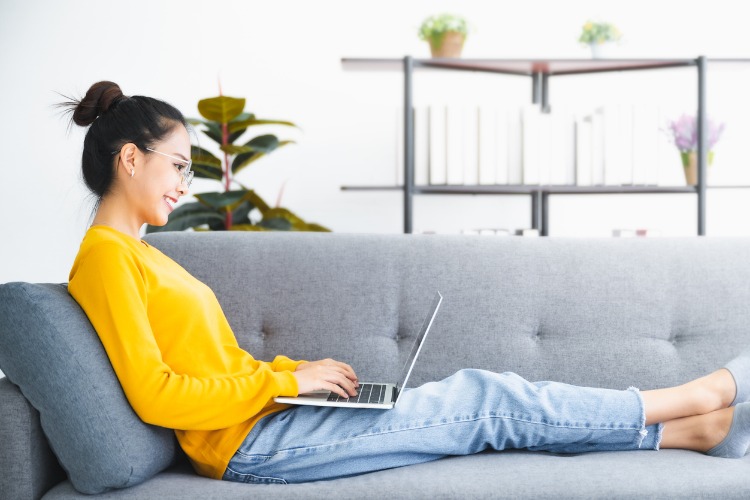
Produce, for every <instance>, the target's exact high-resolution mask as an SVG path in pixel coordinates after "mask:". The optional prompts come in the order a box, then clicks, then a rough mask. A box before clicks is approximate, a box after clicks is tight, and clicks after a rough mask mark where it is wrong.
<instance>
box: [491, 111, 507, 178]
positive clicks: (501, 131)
mask: <svg viewBox="0 0 750 500" xmlns="http://www.w3.org/2000/svg"><path fill="white" fill-rule="evenodd" d="M493 116H494V117H495V134H494V136H493V144H494V145H495V159H496V162H495V183H496V184H508V177H509V172H508V170H509V168H508V164H509V156H510V147H509V144H510V140H511V138H510V134H509V131H508V128H509V125H510V121H509V120H510V118H509V116H510V112H509V111H508V110H507V109H505V108H496V109H495V110H494V113H493Z"/></svg>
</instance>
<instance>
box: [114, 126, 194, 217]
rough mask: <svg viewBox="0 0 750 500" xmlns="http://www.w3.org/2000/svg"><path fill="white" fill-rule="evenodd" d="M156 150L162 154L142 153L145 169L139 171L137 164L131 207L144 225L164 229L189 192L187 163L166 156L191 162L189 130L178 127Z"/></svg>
mask: <svg viewBox="0 0 750 500" xmlns="http://www.w3.org/2000/svg"><path fill="white" fill-rule="evenodd" d="M152 149H153V150H155V151H158V153H156V152H151V151H140V153H141V155H139V157H141V158H142V160H141V166H140V168H139V166H138V162H136V167H135V168H136V170H135V174H134V175H133V179H132V180H135V179H136V178H137V179H138V181H137V183H136V184H135V186H134V187H135V188H136V190H135V192H134V196H133V197H132V198H131V203H133V206H134V208H135V209H136V210H137V212H138V218H139V219H140V220H141V221H142V222H144V223H148V224H151V225H153V226H163V225H164V224H166V223H167V220H168V217H169V214H170V213H172V211H173V210H174V205H175V203H177V200H179V199H180V197H181V196H183V195H186V194H187V192H188V187H187V185H186V184H185V183H184V181H183V178H182V174H181V172H182V171H184V170H185V168H186V165H185V163H183V162H180V161H178V160H175V159H173V158H169V157H168V156H165V155H169V156H174V157H175V158H179V159H183V160H185V161H187V160H189V159H190V136H189V135H188V132H187V130H186V129H185V127H183V126H182V125H177V126H176V127H175V128H174V130H173V132H172V133H171V134H170V135H169V136H167V138H166V139H165V140H164V141H162V142H159V143H157V144H155V145H154V146H153V147H152ZM159 153H162V154H159ZM127 180H131V179H127ZM126 182H127V181H126Z"/></svg>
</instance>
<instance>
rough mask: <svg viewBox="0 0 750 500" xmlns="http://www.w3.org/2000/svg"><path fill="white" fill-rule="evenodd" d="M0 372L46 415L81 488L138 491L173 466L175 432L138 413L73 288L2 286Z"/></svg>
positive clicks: (58, 451)
mask: <svg viewBox="0 0 750 500" xmlns="http://www.w3.org/2000/svg"><path fill="white" fill-rule="evenodd" d="M0 369H1V370H2V371H3V372H5V375H6V376H7V377H8V379H9V380H10V381H11V382H13V383H14V384H16V385H17V386H18V387H19V388H20V390H21V392H22V393H23V395H24V396H25V397H26V399H28V400H29V402H30V403H31V405H32V406H33V407H34V408H36V410H37V411H38V412H39V418H40V421H41V425H42V429H43V431H44V434H45V435H46V436H47V439H48V440H49V443H50V447H51V448H52V450H53V452H54V453H55V455H56V457H57V459H58V461H59V462H60V464H61V465H62V467H63V469H65V471H66V472H67V474H68V477H69V478H70V481H71V483H72V485H73V486H74V487H75V488H76V489H77V490H78V491H80V492H82V493H101V492H104V491H106V490H110V489H113V488H125V487H129V486H133V485H135V484H138V483H141V482H143V481H144V480H146V479H148V478H150V477H152V476H153V475H155V474H157V473H158V472H160V471H162V470H164V469H165V468H166V467H168V466H169V465H170V464H172V463H173V461H174V459H175V456H176V453H177V444H176V439H175V436H174V432H173V431H172V430H170V429H165V428H160V427H155V426H151V425H147V424H145V423H144V422H143V421H141V420H140V419H139V418H138V416H137V415H136V414H135V413H134V412H133V410H132V408H131V407H130V404H129V403H128V401H127V399H126V398H125V395H124V394H123V392H122V389H121V387H120V383H119V382H118V380H117V377H116V376H115V374H114V371H113V370H112V366H111V365H110V363H109V359H108V358H107V355H106V352H105V351H104V348H103V347H102V344H101V342H100V341H99V337H98V336H97V334H96V332H95V331H94V329H93V327H92V326H91V323H90V322H89V320H88V318H87V317H86V315H85V313H84V312H83V310H81V308H80V307H79V306H78V304H77V303H76V302H75V300H73V298H72V297H71V296H70V295H69V294H68V290H67V286H66V285H64V284H30V283H7V284H4V285H0Z"/></svg>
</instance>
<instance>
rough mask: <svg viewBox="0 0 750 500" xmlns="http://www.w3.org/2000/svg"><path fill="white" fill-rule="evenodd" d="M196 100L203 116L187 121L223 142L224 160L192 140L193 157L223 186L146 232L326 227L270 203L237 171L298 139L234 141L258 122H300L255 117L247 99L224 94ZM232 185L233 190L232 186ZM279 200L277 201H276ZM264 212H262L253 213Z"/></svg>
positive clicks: (198, 170) (198, 172)
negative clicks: (190, 229) (249, 186)
mask: <svg viewBox="0 0 750 500" xmlns="http://www.w3.org/2000/svg"><path fill="white" fill-rule="evenodd" d="M219 94H220V95H219V96H217V97H211V98H209V99H202V100H200V101H198V111H199V112H200V114H201V115H202V116H203V118H205V119H199V118H191V119H188V122H189V123H190V124H191V125H193V126H196V127H200V128H199V130H200V131H201V132H203V133H204V134H206V135H207V136H208V137H209V138H210V139H211V140H213V141H214V142H216V143H217V144H218V145H219V149H221V151H222V152H223V153H224V154H223V161H222V160H220V159H219V158H217V157H216V156H214V155H213V153H211V152H210V151H208V150H207V149H204V148H202V147H199V146H195V145H193V146H192V147H191V157H192V160H193V170H194V171H195V177H202V178H204V179H213V180H216V181H219V182H220V183H221V185H222V187H223V191H218V192H210V193H198V194H195V195H194V196H195V198H196V199H197V200H198V201H196V202H191V203H185V204H183V205H180V206H178V207H177V208H176V209H175V210H174V212H172V213H171V214H170V216H169V220H168V221H167V224H166V225H164V226H151V225H149V226H147V227H146V232H147V233H155V232H160V231H182V230H185V229H189V228H193V229H196V230H209V231H221V230H240V231H266V230H280V231H328V229H326V228H324V227H323V226H320V225H318V224H309V223H306V222H304V221H303V220H302V219H300V218H299V217H297V216H296V215H295V214H293V213H292V212H290V211H289V210H287V209H286V208H281V207H278V206H276V207H270V206H269V205H268V204H267V203H266V202H265V201H263V199H262V198H261V197H260V196H259V195H258V194H257V193H256V192H255V191H253V190H252V189H249V188H247V187H246V186H244V185H242V184H241V183H240V182H239V181H238V180H237V178H236V175H237V174H238V173H239V172H240V171H241V170H242V169H244V168H245V167H247V166H248V165H250V164H251V163H253V162H255V161H256V160H258V159H260V158H262V157H263V156H265V155H267V154H270V153H271V152H273V151H274V150H276V149H277V148H280V147H282V146H285V145H287V144H290V143H292V142H294V141H289V140H286V141H280V140H279V139H278V138H277V137H276V136H275V135H272V134H265V135H258V136H256V137H253V138H252V139H250V140H249V141H247V142H245V143H244V144H242V145H237V144H235V142H236V141H237V140H239V139H240V137H242V136H243V135H244V134H245V132H247V130H248V129H249V128H250V127H252V126H256V125H282V126H288V127H296V125H294V124H293V123H291V122H288V121H282V120H267V119H260V118H256V117H255V115H254V114H252V113H246V112H245V111H244V109H245V99H244V98H236V97H228V96H224V95H221V92H219ZM233 186H234V189H232V188H233ZM277 205H278V203H277ZM256 212H257V213H259V214H260V217H258V216H257V215H255V214H256Z"/></svg>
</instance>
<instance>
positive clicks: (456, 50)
mask: <svg viewBox="0 0 750 500" xmlns="http://www.w3.org/2000/svg"><path fill="white" fill-rule="evenodd" d="M468 35H469V23H468V22H467V21H466V19H464V18H463V17H461V16H457V15H453V14H439V15H435V16H430V17H428V18H427V19H425V20H424V21H423V22H422V25H421V26H420V27H419V39H420V40H424V41H426V42H428V43H429V44H430V53H431V54H432V57H461V51H462V50H463V46H464V42H465V41H466V37H467V36H468Z"/></svg>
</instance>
